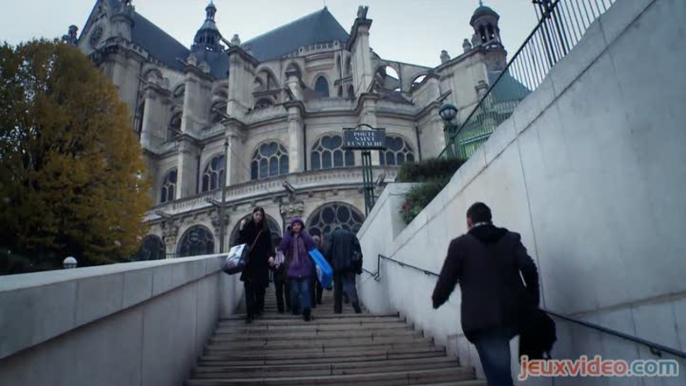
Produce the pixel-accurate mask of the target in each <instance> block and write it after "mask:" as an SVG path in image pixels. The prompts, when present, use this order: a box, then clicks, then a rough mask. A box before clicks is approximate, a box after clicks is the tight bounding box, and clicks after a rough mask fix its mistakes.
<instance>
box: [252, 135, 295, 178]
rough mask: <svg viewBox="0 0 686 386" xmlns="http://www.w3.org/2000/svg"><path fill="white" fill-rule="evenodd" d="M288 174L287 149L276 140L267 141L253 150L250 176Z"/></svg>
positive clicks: (265, 176) (263, 176)
mask: <svg viewBox="0 0 686 386" xmlns="http://www.w3.org/2000/svg"><path fill="white" fill-rule="evenodd" d="M284 174H288V150H286V148H285V147H284V146H283V145H281V144H280V143H278V142H267V143H263V144H262V145H260V147H259V148H258V149H257V150H255V154H254V155H253V157H252V163H251V165H250V178H251V179H253V180H257V179H261V178H269V177H276V176H280V175H284Z"/></svg>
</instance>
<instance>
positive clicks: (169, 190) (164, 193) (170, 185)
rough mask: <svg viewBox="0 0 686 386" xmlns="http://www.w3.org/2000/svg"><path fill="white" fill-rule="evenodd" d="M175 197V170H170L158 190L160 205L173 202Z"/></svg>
mask: <svg viewBox="0 0 686 386" xmlns="http://www.w3.org/2000/svg"><path fill="white" fill-rule="evenodd" d="M175 195H176V169H172V170H171V171H169V172H168V173H167V175H165V176H164V180H163V181H162V189H160V203H161V204H163V203H165V202H169V201H174V196H175Z"/></svg>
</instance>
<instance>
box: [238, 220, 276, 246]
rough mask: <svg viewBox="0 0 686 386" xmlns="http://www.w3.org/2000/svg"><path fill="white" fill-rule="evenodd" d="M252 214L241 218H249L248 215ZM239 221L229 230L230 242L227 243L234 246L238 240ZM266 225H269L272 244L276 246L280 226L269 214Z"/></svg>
mask: <svg viewBox="0 0 686 386" xmlns="http://www.w3.org/2000/svg"><path fill="white" fill-rule="evenodd" d="M251 216H252V214H248V215H245V217H243V218H242V219H241V221H242V220H246V221H248V220H250V217H251ZM241 221H238V224H237V225H236V226H235V227H234V228H233V231H231V238H230V239H229V241H230V242H231V243H230V244H229V245H231V246H234V245H236V243H237V241H238V228H239V227H240V224H241ZM267 225H268V226H269V232H270V233H271V237H272V244H274V247H276V241H277V240H278V239H279V238H280V237H281V235H282V233H281V228H280V227H279V224H278V223H277V222H276V220H274V219H273V218H272V217H271V216H270V215H267Z"/></svg>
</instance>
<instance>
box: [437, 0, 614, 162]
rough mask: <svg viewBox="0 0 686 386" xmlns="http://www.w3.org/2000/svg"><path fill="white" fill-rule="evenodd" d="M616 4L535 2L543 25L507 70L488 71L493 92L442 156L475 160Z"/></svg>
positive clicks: (449, 138)
mask: <svg viewBox="0 0 686 386" xmlns="http://www.w3.org/2000/svg"><path fill="white" fill-rule="evenodd" d="M615 2H616V0H533V5H534V8H535V11H536V14H537V16H538V20H539V22H538V24H537V25H536V27H535V28H534V29H533V31H531V33H530V34H529V36H528V37H527V38H526V40H525V41H524V43H523V44H522V46H521V47H520V48H519V49H518V50H517V52H516V53H515V54H514V55H513V56H512V58H511V59H510V60H509V61H508V63H507V65H506V66H505V68H504V69H503V70H502V71H489V72H488V78H489V79H488V82H489V84H490V87H489V88H488V90H487V91H486V92H485V93H484V95H483V96H482V97H481V98H480V100H479V102H478V104H477V105H476V107H475V108H474V109H473V110H472V112H471V113H470V114H469V116H468V117H467V119H465V120H464V122H463V123H462V124H461V125H450V126H448V127H447V128H446V142H447V146H446V147H445V149H443V151H442V152H441V154H439V157H460V158H463V159H467V158H469V157H470V156H471V155H472V154H473V153H474V152H475V151H476V150H477V149H478V148H479V146H481V144H483V143H484V142H486V140H487V139H488V138H489V137H490V135H491V134H492V133H493V131H495V129H496V128H497V127H498V126H499V125H500V124H501V123H502V122H504V121H505V120H507V119H508V118H509V117H510V116H511V115H512V113H513V112H514V110H515V108H516V107H517V105H519V103H520V102H521V101H522V100H523V99H524V98H526V97H527V96H528V95H529V94H531V93H532V92H533V91H534V90H536V88H537V87H538V86H540V84H541V83H543V80H544V79H545V77H546V75H547V74H548V72H549V71H550V69H551V68H552V67H553V66H554V65H555V64H556V63H557V62H559V61H560V60H561V59H562V58H564V57H565V56H566V55H567V54H568V53H569V52H570V51H571V50H572V48H574V46H576V44H577V43H578V42H579V41H580V40H581V39H582V37H583V36H584V33H585V32H586V30H587V29H588V28H589V27H590V26H591V24H592V23H593V22H594V21H595V20H596V19H597V18H598V17H600V15H602V14H603V13H604V12H605V11H607V10H608V9H609V8H610V7H611V6H612V4H614V3H615Z"/></svg>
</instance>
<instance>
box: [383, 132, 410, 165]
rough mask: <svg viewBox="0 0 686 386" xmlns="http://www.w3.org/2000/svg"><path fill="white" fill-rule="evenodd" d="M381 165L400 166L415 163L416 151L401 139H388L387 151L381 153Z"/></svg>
mask: <svg viewBox="0 0 686 386" xmlns="http://www.w3.org/2000/svg"><path fill="white" fill-rule="evenodd" d="M379 161H380V163H381V165H387V166H400V165H402V164H404V163H405V162H414V150H412V146H410V144H409V143H407V141H405V140H404V139H402V138H401V137H391V136H389V137H386V150H382V151H379Z"/></svg>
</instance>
